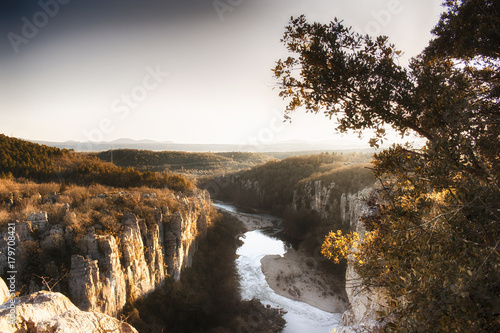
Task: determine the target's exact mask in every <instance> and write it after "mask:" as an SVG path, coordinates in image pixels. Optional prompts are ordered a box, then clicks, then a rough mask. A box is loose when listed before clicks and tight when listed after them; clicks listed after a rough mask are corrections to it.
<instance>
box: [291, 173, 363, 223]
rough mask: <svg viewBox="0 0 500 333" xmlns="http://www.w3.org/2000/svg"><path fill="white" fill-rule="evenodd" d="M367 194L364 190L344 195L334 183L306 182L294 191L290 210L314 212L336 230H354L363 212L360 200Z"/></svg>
mask: <svg viewBox="0 0 500 333" xmlns="http://www.w3.org/2000/svg"><path fill="white" fill-rule="evenodd" d="M369 192H371V190H370V188H366V189H364V190H361V191H359V192H355V193H346V192H345V191H344V190H343V189H342V188H341V187H340V186H338V185H337V184H336V183H334V182H332V183H329V184H325V183H324V182H323V181H321V180H316V181H306V182H304V184H303V185H302V186H301V187H299V188H298V189H296V190H295V191H294V195H293V203H292V208H293V210H294V211H296V212H298V211H300V210H311V211H315V212H316V213H318V215H319V216H320V217H321V219H322V220H323V221H328V222H329V223H331V224H333V225H335V227H336V228H338V229H346V230H347V229H352V230H354V229H355V227H356V223H357V221H358V220H359V218H360V216H361V213H362V210H363V204H364V203H363V201H362V200H360V198H361V197H363V196H366V194H367V193H369Z"/></svg>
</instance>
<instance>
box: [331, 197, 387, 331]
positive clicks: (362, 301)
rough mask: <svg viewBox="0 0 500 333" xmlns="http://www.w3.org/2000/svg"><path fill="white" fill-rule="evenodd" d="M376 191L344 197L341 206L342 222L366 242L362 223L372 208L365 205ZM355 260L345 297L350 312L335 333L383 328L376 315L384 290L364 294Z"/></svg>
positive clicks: (374, 290) (347, 273)
mask: <svg viewBox="0 0 500 333" xmlns="http://www.w3.org/2000/svg"><path fill="white" fill-rule="evenodd" d="M372 193H373V189H372V188H366V189H364V190H362V191H360V192H358V193H355V194H348V195H342V198H341V203H340V212H341V219H342V221H343V223H347V224H348V225H349V226H350V229H351V230H352V231H355V232H357V233H358V234H359V236H360V240H363V238H364V237H365V234H366V229H365V226H364V225H363V223H362V222H361V220H360V217H361V216H363V215H367V214H371V213H372V211H371V210H372V208H371V207H369V206H367V204H366V201H367V199H368V198H369V197H370V196H371V195H372ZM353 260H354V259H353V258H349V260H348V263H347V271H346V287H345V288H346V293H347V297H348V299H349V303H350V306H349V309H348V310H347V311H345V312H344V313H343V315H342V326H341V327H339V328H337V329H335V331H334V332H336V333H365V332H374V331H377V329H379V328H381V324H380V323H378V322H377V321H376V318H377V311H381V310H383V308H384V304H386V303H385V299H384V293H383V290H381V289H378V288H374V289H372V290H370V291H367V290H364V289H363V288H362V287H361V286H360V285H359V281H360V277H359V275H358V274H357V272H356V270H355V269H354V265H353Z"/></svg>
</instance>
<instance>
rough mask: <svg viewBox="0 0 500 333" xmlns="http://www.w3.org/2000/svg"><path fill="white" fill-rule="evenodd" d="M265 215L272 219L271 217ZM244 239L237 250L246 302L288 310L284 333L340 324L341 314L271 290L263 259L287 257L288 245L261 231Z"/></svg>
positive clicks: (316, 332)
mask: <svg viewBox="0 0 500 333" xmlns="http://www.w3.org/2000/svg"><path fill="white" fill-rule="evenodd" d="M214 205H215V206H216V207H217V208H221V209H225V210H228V211H231V212H233V213H238V209H237V207H235V206H234V205H229V204H223V203H214ZM246 214H248V213H246ZM256 215H258V216H262V215H260V214H256ZM264 216H266V217H269V215H264ZM276 219H277V218H276ZM241 240H242V241H243V242H244V243H243V245H242V246H241V247H239V248H238V250H237V251H236V254H237V255H238V259H236V265H237V269H238V274H239V275H240V285H241V296H242V298H243V299H245V300H250V299H252V298H257V299H258V300H260V301H261V302H262V304H264V305H270V306H271V307H274V308H282V309H284V310H285V311H286V312H287V313H286V314H285V315H284V319H285V320H286V322H287V324H286V326H285V328H284V330H283V333H304V332H307V333H329V332H331V331H332V329H333V328H335V327H337V326H338V325H339V324H340V322H341V321H342V314H341V313H329V312H325V311H322V310H320V309H318V308H316V307H314V306H311V305H309V304H307V303H304V302H299V301H294V300H292V299H289V298H286V297H283V296H280V295H278V294H276V293H275V292H274V291H273V290H272V289H271V288H270V287H269V285H268V284H267V281H266V278H265V276H264V273H262V269H261V263H260V260H261V259H262V258H263V257H264V256H267V255H281V256H282V255H284V254H285V252H286V246H285V244H284V243H283V241H281V240H278V239H275V238H272V237H269V236H267V235H266V234H265V233H263V232H262V231H261V230H254V231H249V232H246V233H245V234H244V236H242V238H241ZM255 320H256V321H257V320H259V318H255Z"/></svg>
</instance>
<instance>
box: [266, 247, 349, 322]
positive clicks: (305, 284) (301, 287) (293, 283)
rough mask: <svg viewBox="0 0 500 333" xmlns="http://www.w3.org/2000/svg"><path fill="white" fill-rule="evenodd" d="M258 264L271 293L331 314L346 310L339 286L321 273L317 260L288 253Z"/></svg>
mask: <svg viewBox="0 0 500 333" xmlns="http://www.w3.org/2000/svg"><path fill="white" fill-rule="evenodd" d="M261 263H262V272H263V273H264V275H265V276H266V280H267V283H268V284H269V286H270V287H271V288H272V289H273V290H274V292H275V293H277V294H279V295H281V296H284V297H287V298H291V299H293V300H297V301H301V302H305V303H307V304H310V305H312V306H314V307H317V308H319V309H321V310H323V311H327V312H331V313H341V312H344V311H345V310H347V306H348V303H347V299H346V295H345V293H342V292H341V290H342V286H341V285H340V284H341V282H340V281H338V280H337V279H336V278H335V276H332V274H328V273H326V272H324V271H323V270H322V269H321V267H320V263H319V262H318V261H317V259H315V258H312V257H310V256H307V255H306V254H303V253H302V252H300V251H296V250H293V249H290V250H289V251H288V252H287V253H286V254H285V256H284V257H281V256H279V255H270V256H265V257H264V258H262V260H261Z"/></svg>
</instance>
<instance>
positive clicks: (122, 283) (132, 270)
mask: <svg viewBox="0 0 500 333" xmlns="http://www.w3.org/2000/svg"><path fill="white" fill-rule="evenodd" d="M177 199H178V200H179V201H180V202H182V205H183V207H182V208H181V209H180V210H179V211H178V212H175V213H173V214H169V212H168V209H167V208H164V209H161V210H160V209H157V210H156V211H155V221H154V223H149V224H148V223H146V221H144V220H141V219H138V218H137V217H136V216H135V215H133V214H131V213H127V214H124V216H123V219H122V225H123V230H122V231H121V233H120V235H118V236H117V237H114V236H111V235H106V236H101V235H97V234H96V233H95V231H94V230H93V229H91V230H89V231H88V233H87V235H85V237H84V238H83V239H82V241H81V254H80V255H74V256H72V258H71V270H70V272H69V283H68V287H69V294H70V297H71V299H73V300H74V302H75V304H77V305H78V307H79V308H80V309H83V310H86V311H99V312H103V313H106V314H109V315H112V316H116V315H117V314H118V313H120V312H121V310H122V309H123V307H124V305H125V303H126V302H127V301H128V300H134V299H136V298H138V297H141V296H144V295H146V294H148V293H149V292H151V291H152V290H154V289H155V288H157V287H158V286H160V285H161V284H162V283H163V281H164V280H165V277H166V276H168V275H170V276H172V277H173V278H174V279H176V280H178V279H179V277H180V274H181V270H182V269H183V268H185V267H189V266H190V265H191V262H192V257H193V254H194V251H195V249H196V238H197V237H198V236H199V235H202V234H204V233H206V230H207V224H208V223H209V220H208V217H207V215H206V211H208V206H209V205H211V202H210V198H209V195H208V193H207V192H202V193H199V194H198V196H197V197H196V200H189V199H188V198H177Z"/></svg>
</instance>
